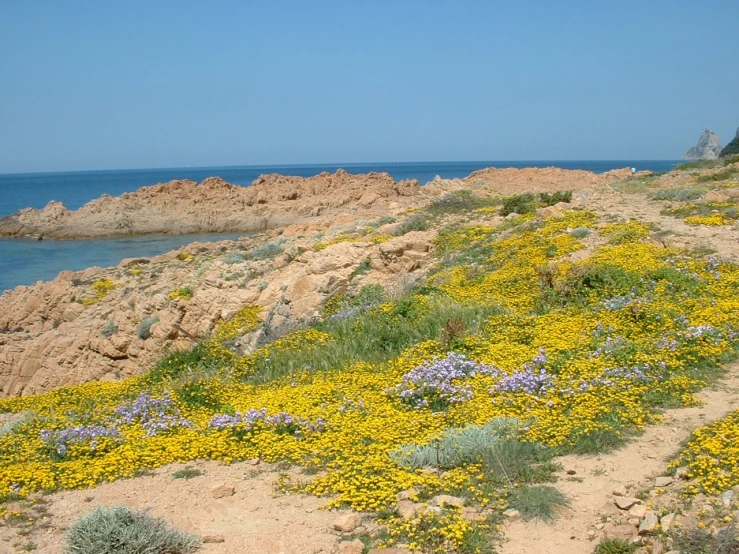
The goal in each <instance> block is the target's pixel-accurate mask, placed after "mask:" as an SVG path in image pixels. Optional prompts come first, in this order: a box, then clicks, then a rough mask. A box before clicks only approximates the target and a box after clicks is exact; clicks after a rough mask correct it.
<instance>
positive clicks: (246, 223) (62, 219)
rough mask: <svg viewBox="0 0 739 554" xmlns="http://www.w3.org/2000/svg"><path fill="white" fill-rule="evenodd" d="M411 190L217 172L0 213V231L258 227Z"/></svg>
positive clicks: (343, 178)
mask: <svg viewBox="0 0 739 554" xmlns="http://www.w3.org/2000/svg"><path fill="white" fill-rule="evenodd" d="M419 189H420V187H419V185H418V181H401V182H396V181H395V180H394V179H393V178H392V177H391V176H390V175H389V174H387V173H368V174H362V175H353V174H349V173H347V172H346V171H343V170H338V171H337V172H336V173H333V174H331V173H321V174H320V175H317V176H315V177H311V178H307V179H306V178H302V177H287V176H283V175H276V174H274V175H262V176H260V177H259V178H258V179H256V180H255V181H254V184H253V185H252V186H250V187H240V186H236V185H232V184H229V183H227V182H226V181H224V180H223V179H220V178H218V177H210V178H208V179H205V180H204V181H203V182H202V183H200V184H198V183H195V182H193V181H187V180H184V181H171V182H169V183H165V184H159V185H153V186H149V187H143V188H141V189H139V190H138V191H136V192H132V193H126V194H123V195H121V196H117V197H112V196H108V195H103V196H102V197H101V198H98V199H95V200H93V201H91V202H89V203H87V204H85V205H84V206H82V207H81V208H80V209H79V210H76V211H70V210H68V209H67V208H66V207H65V206H64V205H63V204H61V203H59V202H54V201H52V202H49V204H48V205H47V206H46V207H45V208H43V209H41V210H36V209H32V208H26V209H24V210H21V211H19V212H17V213H15V214H13V215H11V216H8V217H5V218H3V219H0V236H4V237H21V236H26V235H43V236H45V237H51V238H59V239H75V238H92V237H114V236H130V235H142V234H149V233H162V234H173V235H184V234H192V233H222V232H223V233H225V232H242V231H243V232H248V231H260V230H264V229H270V228H275V227H283V226H285V225H290V224H292V223H296V222H305V221H310V220H312V219H316V218H319V217H323V218H330V217H332V216H334V215H336V214H337V213H339V212H342V211H347V210H351V209H363V210H376V211H377V213H382V214H387V213H389V212H392V211H393V210H398V209H402V208H403V207H407V206H408V205H409V204H410V203H411V202H412V197H414V196H416V195H418V194H419Z"/></svg>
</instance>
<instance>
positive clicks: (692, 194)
mask: <svg viewBox="0 0 739 554" xmlns="http://www.w3.org/2000/svg"><path fill="white" fill-rule="evenodd" d="M704 193H705V191H704V190H703V189H696V188H690V187H688V188H677V189H662V190H660V191H657V192H655V193H654V194H653V195H652V198H654V199H655V200H673V201H675V202H684V201H686V200H697V199H698V198H701V197H702V196H703V194H704Z"/></svg>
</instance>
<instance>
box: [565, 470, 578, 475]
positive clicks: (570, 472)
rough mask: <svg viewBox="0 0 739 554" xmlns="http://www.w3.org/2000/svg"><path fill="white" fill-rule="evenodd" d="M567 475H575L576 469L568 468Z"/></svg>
mask: <svg viewBox="0 0 739 554" xmlns="http://www.w3.org/2000/svg"><path fill="white" fill-rule="evenodd" d="M567 475H577V471H575V470H574V469H568V470H567Z"/></svg>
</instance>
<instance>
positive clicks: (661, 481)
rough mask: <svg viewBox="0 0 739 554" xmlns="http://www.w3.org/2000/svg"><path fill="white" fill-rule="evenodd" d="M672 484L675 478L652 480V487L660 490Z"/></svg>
mask: <svg viewBox="0 0 739 554" xmlns="http://www.w3.org/2000/svg"><path fill="white" fill-rule="evenodd" d="M674 482H675V478H674V477H657V478H656V479H655V480H654V486H655V487H660V488H662V487H668V486H670V485H672V483H674Z"/></svg>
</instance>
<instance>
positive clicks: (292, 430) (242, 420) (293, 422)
mask: <svg viewBox="0 0 739 554" xmlns="http://www.w3.org/2000/svg"><path fill="white" fill-rule="evenodd" d="M258 422H259V423H262V424H263V425H265V426H268V427H272V428H274V429H275V430H276V431H277V432H278V433H286V434H292V435H295V437H296V438H299V437H301V436H302V435H303V434H304V433H305V432H306V431H308V432H310V433H320V432H322V431H324V430H325V429H326V420H324V419H323V418H318V419H317V420H316V421H308V420H306V419H300V418H297V417H295V416H293V415H291V414H289V413H287V412H280V413H278V414H275V415H272V416H268V415H267V409H266V408H262V409H261V410H257V409H254V408H252V409H251V410H249V411H248V412H246V413H244V414H242V413H241V412H236V413H235V414H233V415H229V414H219V415H216V416H213V418H212V419H211V420H210V423H208V427H210V428H211V429H216V430H218V431H223V430H224V429H232V430H234V431H237V432H239V433H242V434H244V433H248V432H249V431H251V430H252V429H253V428H254V426H255V425H256V424H257V423H258Z"/></svg>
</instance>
